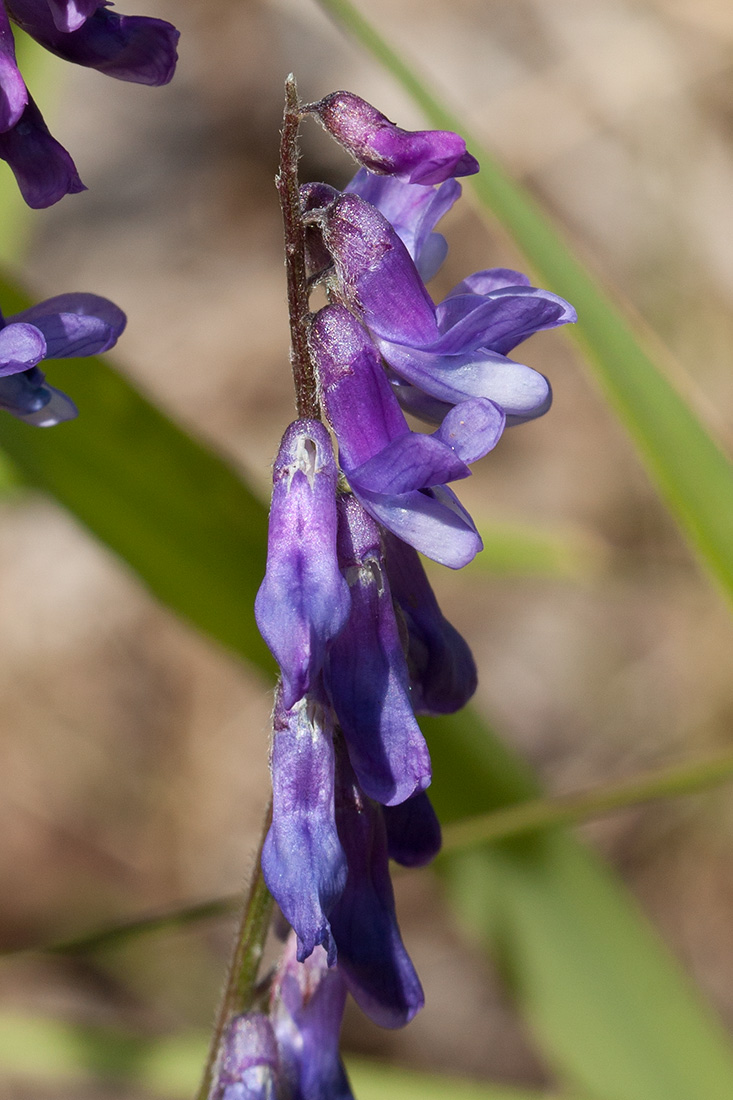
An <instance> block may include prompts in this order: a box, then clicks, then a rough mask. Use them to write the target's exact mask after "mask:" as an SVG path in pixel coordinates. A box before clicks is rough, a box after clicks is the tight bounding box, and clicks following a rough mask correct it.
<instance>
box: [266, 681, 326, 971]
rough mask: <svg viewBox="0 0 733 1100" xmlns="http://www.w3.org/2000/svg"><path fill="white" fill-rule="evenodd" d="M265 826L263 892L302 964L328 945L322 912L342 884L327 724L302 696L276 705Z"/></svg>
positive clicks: (315, 705) (323, 711)
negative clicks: (288, 930)
mask: <svg viewBox="0 0 733 1100" xmlns="http://www.w3.org/2000/svg"><path fill="white" fill-rule="evenodd" d="M273 728H274V738H273V744H272V779H273V809H272V825H271V826H270V831H269V832H268V834H267V838H266V840H265V845H264V848H263V851H262V871H263V874H264V877H265V882H266V883H267V886H268V889H269V890H270V893H271V894H272V896H273V897H274V898H275V900H276V901H277V903H278V905H279V906H280V908H281V910H282V912H283V914H284V916H285V918H286V920H287V921H288V922H289V923H290V924H291V925H292V927H293V929H294V930H295V932H296V934H297V936H298V958H299V960H300V961H301V962H302V961H303V960H304V959H306V958H307V957H308V956H309V955H310V954H311V952H312V951H313V949H314V947H315V946H316V945H317V944H323V945H324V947H325V948H326V950H327V952H328V955H329V959H330V961H331V962H333V961H334V960H335V945H334V943H333V941H332V939H331V930H330V927H329V923H328V914H329V912H330V911H331V909H332V908H333V905H334V903H335V902H336V900H337V899H338V897H339V896H340V895H341V892H342V890H343V888H344V883H345V881H346V860H345V857H344V854H343V851H342V850H341V845H340V843H339V839H338V834H337V832H336V825H335V822H334V793H333V791H334V786H333V785H334V750H333V725H332V719H331V717H330V714H329V711H328V708H324V707H322V706H321V705H320V704H319V703H317V702H315V701H313V700H309V699H302V700H301V701H300V702H298V703H296V705H295V706H294V707H293V708H292V710H289V711H286V710H285V709H284V708H283V706H282V701H281V696H280V693H279V692H278V698H277V700H276V703H275V714H274V719H273Z"/></svg>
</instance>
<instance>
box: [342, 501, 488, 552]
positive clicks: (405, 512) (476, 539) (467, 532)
mask: <svg viewBox="0 0 733 1100" xmlns="http://www.w3.org/2000/svg"><path fill="white" fill-rule="evenodd" d="M359 500H360V501H361V503H362V504H363V505H364V507H365V508H366V509H367V511H368V512H370V513H371V515H372V516H374V518H375V519H376V520H377V521H378V522H379V523H381V525H382V526H383V527H386V528H387V530H388V531H392V532H393V534H395V535H396V536H397V538H399V539H402V541H403V542H406V543H408V544H409V545H410V546H414V547H415V549H416V550H419V551H420V553H421V554H424V555H425V557H426V558H431V559H432V560H433V561H437V562H438V564H439V565H447V566H448V568H449V569H462V568H463V566H464V565H468V563H469V562H470V561H473V559H474V558H475V557H476V555H477V554H478V552H479V550H481V549H482V548H483V543H482V541H481V536H480V535H479V533H478V531H477V530H476V527H475V524H474V522H473V520H472V519H471V517H470V515H469V514H468V512H467V511H466V509H465V508H464V507H463V506H462V504H461V503H460V501H459V500H458V498H457V497H456V495H455V493H453V492H451V490H450V489H448V488H447V487H446V486H445V485H439V486H435V487H434V488H432V489H418V490H417V491H416V492H412V493H399V494H396V495H395V496H386V495H385V494H383V493H370V492H367V490H365V489H361V490H360V491H359Z"/></svg>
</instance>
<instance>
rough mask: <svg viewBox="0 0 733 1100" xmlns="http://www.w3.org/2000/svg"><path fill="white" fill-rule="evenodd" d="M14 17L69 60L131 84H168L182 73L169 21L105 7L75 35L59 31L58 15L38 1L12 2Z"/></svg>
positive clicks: (97, 8) (53, 50) (10, 9)
mask: <svg viewBox="0 0 733 1100" xmlns="http://www.w3.org/2000/svg"><path fill="white" fill-rule="evenodd" d="M8 9H9V11H10V14H11V16H12V18H13V19H14V20H15V22H16V23H17V24H18V26H20V27H22V28H23V30H24V31H27V32H28V34H29V35H30V36H31V37H32V38H35V39H36V41H37V42H40V44H41V45H42V46H45V47H46V49H47V50H51V52H52V53H55V54H58V56H59V57H62V58H64V60H65V61H73V62H74V63H75V64H77V65H85V66H86V67H87V68H90V69H98V70H99V72H102V73H106V74H107V75H108V76H114V77H116V78H117V79H118V80H129V81H132V82H133V83H135V84H148V85H152V86H155V87H157V86H159V85H161V84H167V83H168V82H169V81H170V80H171V79H172V78H173V73H174V72H175V69H176V61H177V60H178V54H177V53H176V45H177V42H178V39H179V37H180V35H179V32H178V31H177V30H176V28H175V27H174V26H173V25H172V24H171V23H166V22H165V20H163V19H151V18H149V17H148V16H144V15H117V13H116V12H112V11H109V9H108V8H107V7H106V5H105V4H102V3H100V4H99V5H97V6H96V8H95V10H94V11H93V12H92V13H91V14H90V15H88V17H87V18H86V19H85V20H84V22H83V23H82V24H81V25H80V26H79V27H78V28H77V29H76V30H73V31H71V33H66V32H64V31H62V30H59V28H58V27H57V25H56V23H55V22H54V15H52V13H51V9H50V8H49V6H48V5H47V4H45V3H39V2H38V0H10V3H9V4H8Z"/></svg>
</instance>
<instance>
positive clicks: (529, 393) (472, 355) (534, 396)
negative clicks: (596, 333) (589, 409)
mask: <svg viewBox="0 0 733 1100" xmlns="http://www.w3.org/2000/svg"><path fill="white" fill-rule="evenodd" d="M379 349H380V351H381V353H382V355H383V356H384V358H385V359H386V361H387V362H388V363H389V365H390V366H391V367H392V370H393V371H394V372H395V373H396V374H398V375H399V376H400V377H401V378H403V379H405V380H406V381H407V382H410V383H412V385H413V386H416V387H417V388H418V389H420V390H423V391H424V392H425V393H427V394H429V395H430V396H431V397H434V398H437V399H438V401H442V402H446V403H447V404H451V405H457V404H459V403H460V402H461V401H465V400H466V399H467V398H469V397H485V398H488V399H489V400H490V401H493V402H495V404H497V405H498V406H499V407H500V408H501V409H503V410H504V412H505V413H506V416H507V423H512V422H518V421H519V420H531V419H533V418H534V417H537V416H542V414H543V413H545V412H547V410H548V409H549V407H550V405H551V403H552V391H551V389H550V383H549V382H548V381H547V379H546V378H545V377H544V375H542V374H539V373H538V372H537V371H535V370H532V368H531V367H528V366H525V364H523V363H515V362H513V361H512V360H511V359H507V358H506V356H505V355H499V354H498V353H496V352H493V351H484V350H481V349H478V350H476V351H472V352H466V353H465V354H463V355H434V354H432V353H431V352H426V351H422V350H421V349H419V348H409V347H406V346H405V345H404V344H390V343H387V341H382V340H380V341H379Z"/></svg>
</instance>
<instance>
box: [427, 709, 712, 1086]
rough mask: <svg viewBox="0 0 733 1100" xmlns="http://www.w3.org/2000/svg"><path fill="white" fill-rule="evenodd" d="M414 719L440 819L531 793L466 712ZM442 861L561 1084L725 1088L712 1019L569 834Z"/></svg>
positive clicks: (522, 771) (518, 767)
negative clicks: (428, 758)
mask: <svg viewBox="0 0 733 1100" xmlns="http://www.w3.org/2000/svg"><path fill="white" fill-rule="evenodd" d="M421 724H423V726H424V729H425V731H426V733H427V735H428V738H429V741H430V750H431V754H432V757H433V769H434V776H435V779H434V782H433V786H432V787H431V797H432V798H433V801H434V803H435V806H436V809H437V811H438V814H439V816H440V818H441V820H442V821H443V822H445V823H447V824H449V823H451V822H455V821H459V820H461V819H462V818H465V817H466V816H467V815H472V814H480V813H486V812H488V811H490V810H497V809H499V808H500V807H502V806H509V805H511V804H512V803H515V802H520V801H522V800H526V799H531V798H535V797H536V796H537V793H538V790H537V784H536V781H535V780H534V778H533V776H532V775H531V773H530V772H529V771H528V769H527V768H526V767H524V766H523V765H522V764H519V763H518V762H517V761H516V760H515V759H514V757H513V756H512V754H511V753H510V752H509V750H508V749H506V748H505V747H504V746H503V745H502V744H501V743H500V742H499V741H498V740H497V739H496V738H495V737H494V735H493V734H492V733H491V732H490V731H489V730H488V729H487V728H486V727H485V726H484V725H483V724H482V722H481V721H480V720H479V718H478V717H477V716H476V715H475V714H474V713H473V712H471V711H470V710H468V711H464V712H462V713H461V714H458V715H453V716H451V717H448V718H440V719H426V720H423V722H422V723H421ZM441 870H442V872H443V874H444V876H445V881H446V884H447V887H448V891H449V896H450V897H451V899H452V901H453V902H454V904H455V906H456V908H457V911H458V913H459V914H460V916H461V918H462V920H463V921H464V923H465V925H466V927H467V928H468V929H469V930H470V932H471V933H472V934H473V935H474V936H475V937H476V939H477V940H478V941H479V942H481V943H482V944H483V945H485V946H486V947H487V949H488V950H489V951H490V952H491V954H492V956H493V957H494V959H495V960H496V962H497V963H498V965H499V967H500V970H501V972H502V973H503V975H504V977H505V979H506V981H507V982H508V984H509V986H510V988H511V989H512V990H513V991H514V995H515V997H516V999H517V1001H518V1003H519V1005H520V1007H521V1009H522V1012H523V1013H524V1014H525V1015H526V1018H527V1020H528V1022H529V1023H530V1025H531V1026H532V1027H533V1029H534V1031H535V1034H536V1036H537V1038H538V1040H539V1041H540V1044H541V1046H542V1050H543V1052H544V1055H545V1057H546V1059H547V1060H548V1061H549V1062H550V1063H551V1064H552V1065H553V1066H554V1068H555V1069H556V1071H557V1072H558V1074H559V1076H560V1078H561V1079H564V1080H568V1081H571V1082H573V1084H574V1085H575V1087H576V1088H578V1089H582V1090H585V1091H586V1092H588V1093H590V1094H591V1095H592V1096H594V1097H597V1098H599V1100H689V1098H690V1097H692V1096H695V1097H698V1096H699V1097H705V1100H726V1098H729V1097H730V1096H733V1056H732V1053H731V1048H730V1045H729V1042H728V1039H727V1036H726V1035H725V1034H724V1032H723V1030H722V1028H721V1026H720V1024H719V1023H718V1022H717V1021H716V1020H715V1018H714V1017H713V1015H712V1013H710V1012H709V1011H708V1010H707V1009H706V1008H705V1006H703V1005H702V1004H701V1003H700V1002H699V1000H698V998H697V996H696V994H695V992H694V991H693V989H692V987H691V986H690V984H689V983H688V981H687V979H686V978H685V977H684V975H683V974H682V973H681V971H680V969H679V967H678V966H677V964H676V963H675V962H674V961H673V959H672V958H671V957H670V955H669V954H668V952H667V951H666V950H665V948H664V947H663V946H662V944H661V943H660V941H659V940H658V939H657V937H656V936H655V934H654V933H653V931H652V930H651V929H650V928H649V926H648V925H647V922H646V921H645V919H644V917H643V915H642V914H641V913H640V911H639V910H638V909H637V907H636V905H635V904H634V903H633V902H632V901H631V899H630V898H629V897H628V895H626V894H625V892H624V891H623V890H621V889H619V885H618V883H617V881H616V879H615V877H614V876H613V875H612V874H611V873H610V872H609V871H607V870H606V869H605V868H604V866H603V865H602V863H601V862H600V860H598V859H596V858H595V857H594V856H593V855H591V854H590V853H589V852H587V851H586V850H585V849H584V848H583V846H582V845H581V844H579V843H577V842H576V841H575V840H574V839H573V838H572V837H571V836H569V835H567V834H566V833H565V832H564V831H562V830H559V831H557V832H552V833H550V834H543V835H541V836H531V837H530V836H525V837H518V838H516V839H514V840H506V841H503V842H500V843H498V844H495V845H491V846H488V845H485V846H483V847H479V848H476V849H473V850H471V851H467V852H461V853H456V854H452V855H446V856H444V857H442V859H441Z"/></svg>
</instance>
